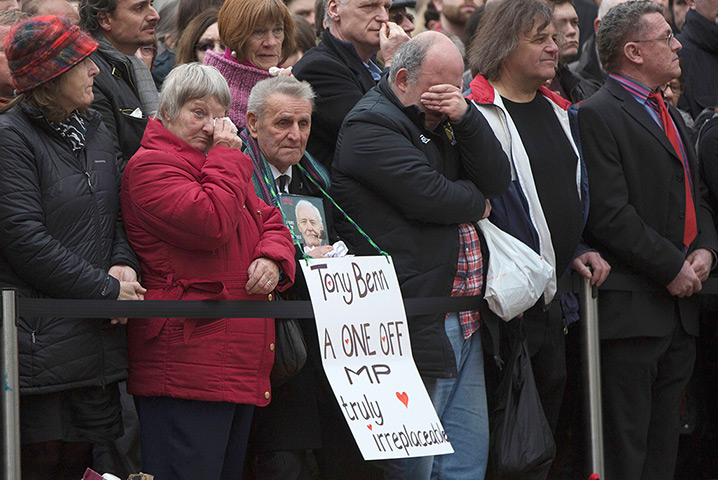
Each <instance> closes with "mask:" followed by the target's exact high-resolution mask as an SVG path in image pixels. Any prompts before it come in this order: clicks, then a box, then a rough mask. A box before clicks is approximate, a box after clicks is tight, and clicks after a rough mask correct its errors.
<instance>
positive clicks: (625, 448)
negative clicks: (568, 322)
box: [578, 1, 718, 480]
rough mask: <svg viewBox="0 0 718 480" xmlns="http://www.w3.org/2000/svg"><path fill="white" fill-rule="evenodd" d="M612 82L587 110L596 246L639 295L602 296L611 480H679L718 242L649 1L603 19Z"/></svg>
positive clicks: (664, 38)
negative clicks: (666, 88) (670, 106)
mask: <svg viewBox="0 0 718 480" xmlns="http://www.w3.org/2000/svg"><path fill="white" fill-rule="evenodd" d="M597 46H598V52H599V55H600V58H601V62H602V64H603V67H604V68H605V69H606V70H607V71H608V72H609V74H610V75H609V78H608V80H607V81H606V83H605V85H604V86H603V87H602V88H601V90H599V91H598V92H597V93H596V94H595V95H594V96H592V97H591V98H589V99H588V100H586V101H585V102H584V103H583V104H582V105H581V107H580V109H579V115H578V120H579V128H580V133H581V141H582V145H583V153H584V158H585V160H586V165H587V168H588V175H589V185H590V198H591V206H590V212H589V218H588V223H587V232H588V235H587V239H588V241H589V242H590V243H591V244H592V245H593V246H595V247H596V248H598V249H599V250H600V251H601V252H602V253H603V254H604V255H605V256H606V258H607V260H608V261H609V262H610V263H611V265H612V266H613V272H614V273H615V272H619V273H623V274H629V275H630V277H629V278H630V282H631V283H630V285H631V286H632V288H631V289H630V290H627V291H604V292H601V294H600V295H599V312H600V313H599V314H600V331H601V363H602V377H603V399H604V403H603V407H604V412H603V415H604V417H603V418H604V435H605V437H606V442H605V447H606V452H605V460H606V472H605V479H606V480H626V479H632V480H633V479H636V480H638V479H645V480H647V479H650V480H660V479H672V478H673V474H674V469H675V462H676V453H677V448H678V435H679V423H678V421H679V413H680V404H681V397H682V393H683V390H684V388H685V386H686V384H687V382H688V379H689V377H690V375H691V372H692V370H693V364H694V361H695V340H696V339H695V337H696V335H698V313H699V311H698V309H699V305H698V299H697V298H695V297H692V295H693V294H694V293H695V292H697V291H699V290H700V289H701V286H702V282H703V281H705V279H706V278H707V277H708V273H709V271H710V270H711V268H712V267H713V266H714V264H715V253H714V252H715V250H716V248H717V245H718V238H717V235H716V231H715V227H714V225H713V221H712V218H711V214H710V210H709V208H708V206H707V205H706V203H705V201H704V199H703V192H704V187H703V182H702V180H701V179H700V177H699V174H698V165H697V163H696V158H695V153H694V151H693V148H692V146H691V143H690V141H689V138H688V135H687V133H686V128H685V125H684V123H683V120H682V119H681V116H680V115H679V114H678V112H677V111H675V110H670V112H669V110H667V109H666V106H665V103H664V101H663V95H662V92H661V91H660V90H659V87H660V86H662V85H665V84H666V83H667V82H669V81H670V80H671V79H673V78H675V77H677V76H678V75H679V74H680V73H681V69H680V65H679V62H678V55H677V51H678V50H679V49H680V48H681V44H680V43H679V42H678V40H676V39H675V38H674V37H673V35H672V33H671V27H670V26H669V25H668V23H666V21H665V19H664V18H663V15H662V11H661V9H660V7H658V6H656V5H655V4H653V3H651V2H648V1H635V2H627V3H622V4H620V5H618V6H616V7H614V8H613V9H612V10H611V11H610V12H608V13H607V14H606V16H605V17H604V18H603V20H602V22H601V24H600V26H599V29H598V34H597Z"/></svg>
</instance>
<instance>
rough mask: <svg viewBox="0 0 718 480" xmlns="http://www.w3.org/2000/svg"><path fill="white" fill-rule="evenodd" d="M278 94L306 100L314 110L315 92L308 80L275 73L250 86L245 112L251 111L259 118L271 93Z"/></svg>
mask: <svg viewBox="0 0 718 480" xmlns="http://www.w3.org/2000/svg"><path fill="white" fill-rule="evenodd" d="M278 94H281V95H286V96H288V97H292V98H296V99H297V100H303V101H307V102H309V105H311V107H312V110H314V98H315V94H314V90H313V89H312V86H311V85H310V84H309V83H308V82H305V81H299V80H297V79H296V78H295V77H293V76H290V75H277V76H276V77H271V78H265V79H264V80H262V81H260V82H257V84H256V85H255V86H254V88H252V91H251V92H249V99H248V100H247V112H253V113H254V114H255V115H256V116H257V118H258V119H260V120H261V119H262V117H263V116H264V113H265V110H266V108H267V102H268V101H269V99H270V98H271V97H272V95H278Z"/></svg>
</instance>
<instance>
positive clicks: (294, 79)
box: [0, 0, 718, 480]
mask: <svg viewBox="0 0 718 480" xmlns="http://www.w3.org/2000/svg"><path fill="white" fill-rule="evenodd" d="M0 40H2V42H3V47H2V50H1V51H0V165H2V171H3V175H2V180H0V232H2V233H1V234H0V252H1V254H0V286H2V287H12V288H16V289H17V290H18V293H19V295H20V296H24V297H31V298H42V297H52V298H80V299H110V300H116V299H117V300H137V301H141V300H277V299H282V300H308V299H309V293H308V290H307V286H306V282H305V281H304V279H303V278H302V273H301V268H299V266H298V265H299V264H298V262H299V261H300V260H301V259H303V258H305V257H306V256H310V257H316V258H320V257H340V256H344V255H346V254H347V253H349V254H354V255H374V254H376V253H377V250H379V251H386V252H388V253H389V254H390V255H391V256H392V258H393V262H394V264H395V267H396V270H397V276H398V278H399V282H400V285H401V288H402V294H403V295H404V296H405V297H412V298H414V297H448V296H473V295H481V294H483V293H484V291H485V288H486V285H485V284H486V269H487V265H488V261H490V255H491V252H490V251H489V250H488V249H487V246H486V243H485V241H484V237H483V235H482V233H481V229H480V228H479V227H478V226H477V222H479V221H480V220H483V219H486V218H488V219H490V220H491V222H492V223H493V224H495V225H496V226H497V227H499V228H500V229H501V230H503V231H504V232H508V233H509V234H511V235H512V236H513V237H515V238H516V239H518V240H520V241H521V242H523V243H524V244H526V245H528V246H529V247H530V248H531V249H532V250H534V251H535V252H536V253H538V254H540V255H541V256H542V257H543V258H545V259H546V261H547V262H548V263H549V264H550V265H551V267H552V268H553V274H552V275H551V277H550V278H549V279H548V284H547V286H546V288H545V290H544V291H543V292H541V295H540V298H538V300H537V301H536V302H535V303H534V304H533V305H532V306H531V307H530V308H528V309H527V310H525V311H524V312H523V313H522V314H521V315H520V318H518V319H516V320H512V321H511V322H508V323H506V325H503V322H498V321H497V320H498V317H496V316H495V315H494V314H493V312H491V311H490V310H489V309H488V307H487V306H486V305H482V308H481V309H480V310H476V311H466V312H451V313H448V314H423V315H415V316H410V317H409V318H408V322H409V331H410V333H411V344H412V351H413V355H414V361H415V363H416V365H417V368H418V369H419V372H420V374H421V376H422V380H423V382H424V385H425V386H426V389H427V392H428V393H429V396H430V398H431V400H432V402H433V405H434V407H435V409H436V411H437V414H438V416H439V418H440V419H441V422H442V425H443V426H444V428H445V430H446V433H447V435H448V437H449V439H450V440H451V442H452V446H453V448H454V450H455V453H453V454H451V455H437V456H434V457H432V456H428V457H420V458H411V459H408V458H407V459H396V460H388V461H376V462H367V461H364V460H363V458H362V455H361V453H360V451H359V449H358V448H357V446H356V443H355V442H354V440H353V438H352V435H351V432H350V430H349V427H348V426H347V423H346V421H345V420H344V416H343V414H342V412H341V410H340V407H339V405H338V404H337V402H336V399H335V397H334V394H333V392H332V389H331V386H330V385H329V382H328V380H327V378H326V376H325V374H324V371H323V368H322V364H321V359H320V354H319V351H320V350H319V344H320V342H319V339H318V338H317V331H316V327H315V324H314V322H313V320H311V319H300V320H299V321H298V324H299V327H300V330H301V334H302V335H303V337H304V339H305V342H306V345H307V360H306V364H305V365H304V366H303V368H301V370H300V371H299V372H298V373H297V372H294V373H293V374H292V375H283V373H282V372H279V370H278V368H277V365H275V364H274V358H275V349H276V340H275V327H276V328H279V323H277V322H275V319H272V318H251V319H242V320H237V319H212V320H207V319H181V318H131V319H126V318H116V319H103V320H99V319H98V320H93V321H88V320H83V319H76V318H68V317H64V316H58V317H52V318H46V317H24V318H21V319H20V321H19V324H18V328H19V333H18V344H19V352H20V357H19V362H20V363H19V367H20V368H19V371H20V386H21V392H20V393H21V396H20V398H21V407H20V421H21V444H22V445H21V452H22V478H23V480H30V479H53V480H55V479H79V478H81V477H82V475H83V473H84V471H85V469H86V468H88V467H92V468H94V469H95V470H97V471H101V472H111V473H114V474H116V475H118V476H121V477H127V476H128V475H129V474H130V473H133V472H139V471H140V470H142V471H144V472H147V473H150V474H152V475H155V478H157V479H158V480H166V479H185V478H186V479H190V478H192V479H218V480H219V479H240V478H246V479H284V480H290V479H317V478H322V479H330V480H333V479H407V480H409V479H411V480H415V479H427V480H428V479H449V480H461V479H467V480H468V479H471V480H474V479H477V480H480V479H483V478H501V477H500V476H499V475H498V473H497V472H496V471H495V465H492V461H493V460H492V459H491V458H490V455H489V452H490V442H491V437H490V435H489V432H490V431H492V430H491V427H492V425H491V421H492V412H494V411H495V409H496V398H497V391H498V389H499V385H500V384H501V380H502V377H503V375H504V374H505V372H504V371H502V370H501V369H500V366H499V365H498V362H494V360H495V359H496V358H498V357H499V356H500V355H501V352H500V351H496V350H495V347H496V346H497V345H498V344H499V342H498V340H497V337H496V335H497V333H496V332H498V331H499V330H500V331H502V335H504V334H507V335H512V334H515V331H514V329H519V328H520V329H521V331H522V335H525V338H526V345H527V351H528V353H529V355H530V362H531V367H532V369H533V375H534V377H535V382H536V388H537V391H538V395H539V398H540V403H541V407H542V411H543V415H545V420H546V423H547V425H548V426H549V428H550V430H551V433H552V434H553V435H554V438H555V442H556V445H557V451H556V456H555V459H553V458H552V459H551V460H552V461H549V462H548V463H544V464H543V465H537V466H535V468H533V469H531V471H528V472H525V474H523V475H521V476H518V477H512V478H521V479H536V480H541V479H546V478H550V479H576V478H587V477H588V474H589V473H590V472H589V471H588V470H587V466H586V465H585V461H584V460H585V457H584V445H585V442H586V441H587V440H586V438H585V435H584V433H583V422H584V414H583V411H582V409H581V401H582V400H581V398H582V397H581V393H580V390H581V388H580V384H581V378H580V377H581V373H580V368H579V365H580V362H581V360H580V357H581V351H580V347H579V342H578V338H577V337H578V331H579V329H580V328H581V326H580V323H579V322H577V320H578V315H579V314H578V304H577V300H576V297H575V296H574V295H573V294H571V293H569V292H564V291H561V290H560V289H559V288H558V283H559V280H560V279H561V278H563V277H567V276H570V274H571V271H575V272H577V273H578V274H579V275H582V276H584V277H586V278H588V279H590V281H591V283H592V284H593V285H595V286H600V285H601V284H603V282H604V281H605V280H606V279H607V278H610V275H611V274H612V273H611V272H613V274H623V275H626V278H627V279H628V280H626V284H627V285H628V287H627V288H626V289H625V291H620V292H606V293H605V294H604V293H603V292H602V293H601V296H600V302H601V303H600V307H599V308H600V328H601V348H602V375H603V382H604V384H603V385H604V390H603V395H604V411H603V415H604V429H605V436H606V445H605V448H606V457H605V458H606V476H605V479H607V480H631V479H646V480H648V479H650V480H657V479H667V480H668V479H673V478H699V476H701V475H718V469H717V468H716V464H715V463H716V462H715V459H714V458H712V457H714V455H711V452H714V451H715V448H716V445H715V443H714V442H715V441H714V440H711V439H712V437H713V436H715V433H716V431H715V430H716V429H715V425H714V419H713V415H714V413H716V412H714V411H713V410H714V408H713V407H712V406H711V405H710V402H709V401H708V397H709V396H710V394H709V393H707V392H709V391H710V387H709V385H710V379H712V378H714V377H715V374H713V373H712V371H711V370H710V369H708V368H707V367H708V366H709V365H713V364H714V363H715V359H713V358H712V357H711V355H710V354H709V353H706V352H709V351H710V348H709V347H710V345H712V342H713V339H714V338H715V332H716V329H715V325H714V324H713V323H712V322H710V317H711V315H713V314H714V313H715V310H716V309H715V307H714V306H713V304H712V303H711V302H710V301H708V300H707V301H704V302H703V304H701V302H700V299H699V298H698V296H697V295H695V294H697V293H698V292H699V291H700V290H701V288H702V285H703V282H705V281H706V279H707V278H708V276H709V273H710V271H711V270H713V268H714V267H715V266H716V263H718V256H717V254H718V232H717V231H716V227H715V223H714V218H718V216H716V213H717V212H718V210H716V208H718V110H716V108H718V2H717V1H716V0H656V1H655V2H650V1H644V0H602V1H598V2H596V3H594V2H593V1H592V0H487V1H486V4H481V0H395V1H393V2H392V1H391V0H316V1H314V0H155V2H154V3H153V2H151V1H150V0H79V1H68V0H0ZM285 194H291V195H301V196H303V197H313V198H314V199H316V203H312V202H309V201H307V200H302V201H301V202H299V203H298V204H297V206H296V209H295V210H294V211H293V215H294V217H295V220H296V223H297V227H296V230H293V229H292V228H291V227H292V226H291V225H289V224H288V222H287V218H286V213H282V212H281V211H280V209H279V208H278V207H280V203H281V197H282V195H285ZM334 201H336V202H337V203H338V205H339V206H340V207H342V208H341V211H340V210H339V209H336V208H334V207H333V202H334ZM317 205H322V206H323V209H324V212H321V211H320V209H319V208H318V207H317ZM323 213H324V214H323ZM355 222H356V223H355ZM357 225H358V227H357ZM287 227H290V228H287ZM701 315H703V317H701ZM700 318H703V320H704V321H703V322H700V321H699V320H700ZM499 324H502V325H501V326H500V328H498V329H493V327H495V326H496V325H499ZM489 325H491V326H492V329H491V330H490V329H489V328H488V326H489ZM508 325H512V326H510V327H509V326H508ZM518 325H520V327H519V326H518ZM485 327H486V328H485ZM507 331H508V332H509V333H507ZM524 331H525V332H524ZM701 331H702V333H703V334H704V339H702V340H697V338H698V336H699V332H701ZM492 335H494V338H492ZM502 338H504V337H502ZM504 340H505V338H504ZM492 347H494V348H492ZM696 358H698V363H697V366H696V370H697V371H694V363H695V362H696ZM695 412H699V413H700V415H701V419H702V420H701V421H700V422H699V421H697V420H694V419H693V417H692V415H698V414H697V413H695ZM696 424H699V426H700V427H702V428H703V432H704V435H703V438H708V440H705V441H697V442H696V441H694V440H692V441H691V442H692V443H691V449H690V450H691V454H690V455H688V456H685V455H684V454H683V453H682V448H683V445H682V444H679V434H680V433H681V431H682V430H683V433H686V432H685V430H688V429H689V427H690V426H693V425H696ZM677 465H678V467H677ZM701 478H703V477H701Z"/></svg>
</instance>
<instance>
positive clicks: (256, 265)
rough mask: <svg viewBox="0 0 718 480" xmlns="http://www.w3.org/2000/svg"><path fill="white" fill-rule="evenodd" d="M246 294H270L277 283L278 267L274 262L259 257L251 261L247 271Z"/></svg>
mask: <svg viewBox="0 0 718 480" xmlns="http://www.w3.org/2000/svg"><path fill="white" fill-rule="evenodd" d="M247 274H248V275H249V279H248V280H247V285H246V286H245V288H246V289H247V293H248V294H250V295H266V294H268V293H271V292H272V291H273V290H274V289H275V288H276V287H277V282H278V281H279V267H278V266H277V263H276V262H275V261H274V260H270V259H268V258H266V257H260V258H258V259H256V260H255V261H253V262H252V263H251V264H250V265H249V268H248V269H247Z"/></svg>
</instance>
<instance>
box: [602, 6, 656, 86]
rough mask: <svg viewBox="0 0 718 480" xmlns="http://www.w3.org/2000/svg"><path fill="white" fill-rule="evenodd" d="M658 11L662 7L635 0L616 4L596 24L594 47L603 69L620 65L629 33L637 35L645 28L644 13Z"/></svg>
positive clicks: (607, 69) (614, 69)
mask: <svg viewBox="0 0 718 480" xmlns="http://www.w3.org/2000/svg"><path fill="white" fill-rule="evenodd" d="M650 13H660V14H661V15H663V8H661V6H660V5H657V4H655V3H653V2H650V1H647V0H635V1H631V2H625V3H621V4H618V5H616V6H615V7H613V8H612V9H611V10H609V11H608V13H607V14H606V16H605V17H604V18H603V19H602V20H601V23H599V24H598V32H596V48H597V49H598V58H599V59H600V60H601V65H603V69H604V70H606V71H608V72H615V71H616V68H618V66H619V65H620V60H621V58H622V55H621V52H622V50H623V46H624V45H625V44H626V42H628V41H629V40H628V36H629V35H636V36H639V35H640V34H641V33H642V32H643V31H644V29H645V19H644V18H643V17H644V16H645V15H648V14H650Z"/></svg>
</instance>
